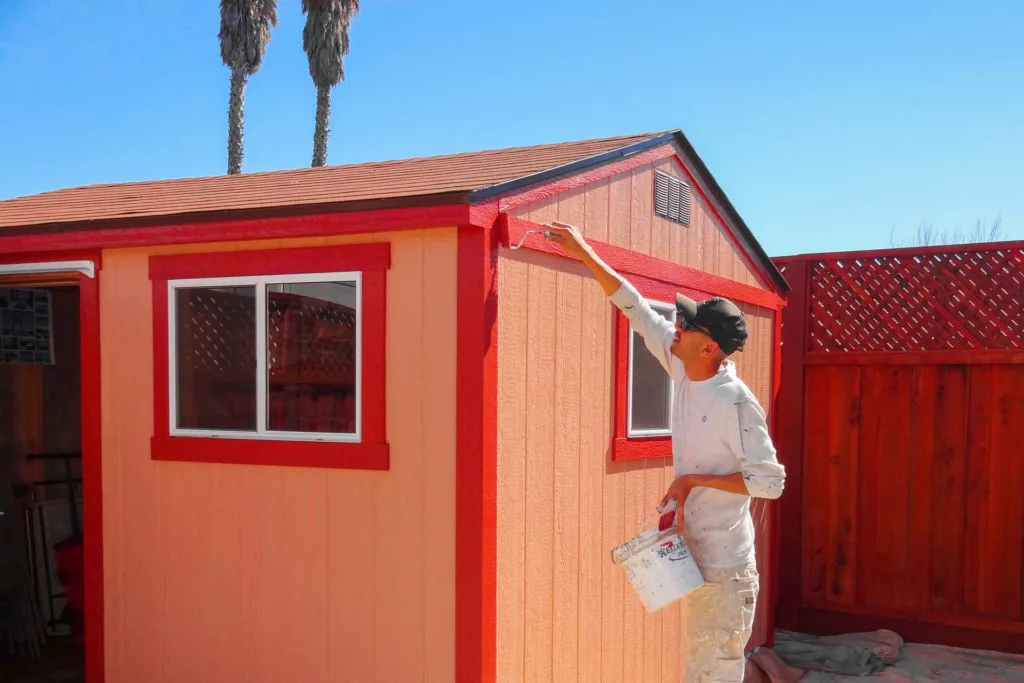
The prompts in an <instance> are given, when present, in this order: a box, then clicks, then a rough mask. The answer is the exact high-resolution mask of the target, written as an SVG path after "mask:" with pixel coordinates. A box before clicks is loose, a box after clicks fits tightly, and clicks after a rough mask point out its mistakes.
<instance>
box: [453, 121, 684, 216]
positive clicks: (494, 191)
mask: <svg viewBox="0 0 1024 683" xmlns="http://www.w3.org/2000/svg"><path fill="white" fill-rule="evenodd" d="M674 134H675V133H674V132H669V133H663V134H661V135H657V136H655V137H652V138H647V139H646V140H641V141H640V142H634V143H633V144H631V145H626V146H625V147H619V148H618V149H613V150H611V151H610V152H602V153H601V154H598V155H595V156H592V157H586V158H583V159H579V160H577V161H573V162H570V163H568V164H562V165H561V166H554V167H552V168H549V169H547V170H544V171H540V172H539V173H532V174H530V175H525V176H521V177H519V178H513V179H512V180H506V181H505V182H502V183H498V184H497V185H489V186H487V187H481V188H480V189H477V190H473V191H472V192H470V193H469V201H470V203H476V202H480V201H484V200H485V199H491V198H493V197H495V196H497V195H502V194H506V193H508V192H513V191H515V190H519V189H521V188H524V187H529V186H530V185H536V184H537V183H542V182H544V181H545V180H551V179H552V178H558V177H560V176H566V175H572V174H575V173H580V172H582V171H584V170H586V169H588V168H591V167H593V166H600V165H602V164H606V163H608V162H610V161H615V160H616V159H621V158H624V157H627V156H632V155H634V154H637V153H639V152H643V151H646V150H648V149H651V148H653V147H659V146H660V145H663V144H665V143H666V142H671V141H672V139H673V135H674Z"/></svg>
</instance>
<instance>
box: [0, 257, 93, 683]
mask: <svg viewBox="0 0 1024 683" xmlns="http://www.w3.org/2000/svg"><path fill="white" fill-rule="evenodd" d="M99 266H100V261H99V254H87V253H75V254H34V255H31V254H24V255H0V413H3V414H4V415H5V418H8V419H4V420H3V421H2V422H0V672H3V674H2V675H0V680H3V681H18V680H22V679H32V680H38V678H37V677H41V676H51V677H54V676H55V678H53V679H52V680H61V681H82V680H85V681H88V683H94V682H96V683H99V682H100V681H102V680H103V559H102V558H103V539H102V531H103V528H102V500H101V497H100V496H101V484H102V482H101V472H102V471H101V463H100V381H99V378H100V353H99V282H98V278H99ZM8 652H11V654H8ZM47 680H50V679H47Z"/></svg>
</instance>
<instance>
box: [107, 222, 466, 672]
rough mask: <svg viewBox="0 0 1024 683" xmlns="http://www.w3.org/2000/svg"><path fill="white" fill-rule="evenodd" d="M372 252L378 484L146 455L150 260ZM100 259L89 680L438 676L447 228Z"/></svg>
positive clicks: (444, 621) (444, 617)
mask: <svg viewBox="0 0 1024 683" xmlns="http://www.w3.org/2000/svg"><path fill="white" fill-rule="evenodd" d="M385 239H390V240H391V242H392V255H391V258H392V266H391V270H390V271H389V274H388V317H387V325H388V329H387V332H388V346H387V374H388V380H387V382H388V385H387V401H388V403H387V411H388V413H387V422H388V428H387V433H388V440H389V442H390V446H391V470H390V471H388V472H362V471H351V470H319V469H307V468H287V467H258V466H239V465H220V464H194V463H175V462H155V461H152V460H151V459H150V456H149V439H150V435H151V434H152V428H153V425H152V422H153V407H152V401H153V396H152V362H153V359H152V339H151V336H152V325H151V318H150V316H151V300H152V297H151V294H150V282H149V279H148V256H149V255H150V254H153V253H173V252H186V251H214V250H233V249H239V250H242V249H251V248H267V247H276V246H281V247H284V246H310V245H317V244H337V243H346V242H363V241H382V240H385ZM103 266H104V267H103V270H104V273H103V277H104V280H103V292H102V341H103V358H102V382H103V459H104V469H103V492H104V501H103V504H104V532H105V545H104V549H105V570H104V571H105V584H106V611H105V620H106V658H107V681H108V683H129V682H134V681H152V682H153V683H172V682H173V683H177V682H186V681H187V682H192V681H229V680H245V681H254V682H255V681H266V682H267V683H270V682H275V683H276V682H277V681H284V680H296V681H299V680H301V681H310V682H317V681H380V682H382V683H383V682H388V683H391V682H395V681H413V680H422V679H428V680H437V681H450V680H453V679H454V652H455V642H454V633H455V585H454V569H455V532H454V529H455V508H454V491H455V460H454V453H455V376H456V375H455V368H456V348H455V331H456V314H457V311H456V306H455V302H456V299H455V293H456V242H455V231H454V229H452V230H437V231H427V232H408V233H401V234H396V235H394V236H380V235H378V236H360V237H353V238H337V239H331V238H328V239H305V240H293V241H273V242H260V243H224V244H216V245H188V246H187V247H186V246H183V247H175V248H161V249H159V250H156V249H145V250H143V249H130V250H115V251H108V252H106V253H104V264H103Z"/></svg>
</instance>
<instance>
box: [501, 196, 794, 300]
mask: <svg viewBox="0 0 1024 683" xmlns="http://www.w3.org/2000/svg"><path fill="white" fill-rule="evenodd" d="M502 219H503V227H502V243H503V246H509V245H510V244H519V241H520V240H522V239H523V237H524V235H526V233H527V232H529V231H531V230H538V231H539V230H543V226H541V225H540V224H538V223H533V222H530V221H527V220H523V219H522V218H515V217H512V216H508V215H503V216H502ZM587 242H588V243H589V244H590V245H591V246H592V247H593V248H594V251H596V252H597V255H598V256H600V257H601V259H602V260H604V262H605V263H607V264H608V265H609V266H611V267H612V268H614V269H615V270H617V271H619V272H621V273H628V274H629V275H631V276H641V277H643V278H645V279H647V280H649V281H652V282H660V283H662V284H667V285H672V286H675V287H678V288H688V289H690V290H695V291H696V292H699V293H703V294H704V295H714V296H724V297H726V298H728V299H732V300H733V301H742V302H744V303H748V304H752V305H754V306H760V307H762V308H770V309H775V310H777V309H780V308H782V307H783V306H784V305H785V301H784V300H783V299H782V298H781V297H779V295H778V294H776V293H774V292H771V291H768V290H765V289H759V288H757V287H751V286H750V285H745V284H743V283H740V282H735V281H734V280H728V279H726V278H724V277H719V276H718V275H712V274H710V273H705V272H703V271H701V270H697V269H696V268H690V267H688V266H682V265H679V264H677V263H672V262H670V261H663V260H662V259H659V258H655V257H653V256H647V255H645V254H638V253H636V252H635V251H630V250H629V249H623V248H622V247H617V246H615V245H613V244H608V243H606V242H599V241H597V240H587ZM523 247H524V248H527V249H532V250H534V251H541V252H544V253H547V254H554V255H556V256H561V257H563V258H568V259H573V260H577V259H576V257H575V256H571V255H569V254H567V253H566V252H564V251H562V249H560V248H559V247H557V246H556V245H554V244H551V243H550V242H548V241H547V240H546V239H544V237H543V235H540V234H532V235H529V236H527V237H526V239H525V241H524V242H523ZM630 281H633V278H632V277H631V278H630ZM634 284H636V283H635V282H634ZM673 298H674V296H673ZM667 300H668V301H671V300H672V298H670V299H667Z"/></svg>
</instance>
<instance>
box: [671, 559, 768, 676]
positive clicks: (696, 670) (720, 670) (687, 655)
mask: <svg viewBox="0 0 1024 683" xmlns="http://www.w3.org/2000/svg"><path fill="white" fill-rule="evenodd" d="M703 574H704V581H705V585H704V586H701V587H700V588H698V589H697V590H696V591H694V592H693V593H691V594H690V595H688V596H687V597H686V598H684V599H683V605H682V607H683V629H684V631H683V632H684V634H685V635H686V639H685V644H684V647H683V666H684V670H685V672H686V673H685V674H684V675H683V683H712V682H714V683H718V682H722V683H726V682H728V683H743V673H744V671H745V670H746V658H745V655H744V649H745V648H746V646H747V641H748V640H750V631H751V627H752V626H753V624H754V607H755V606H756V605H757V592H758V575H757V566H756V565H755V564H754V563H751V564H749V565H744V566H741V567H734V568H732V569H705V570H704V571H703Z"/></svg>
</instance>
